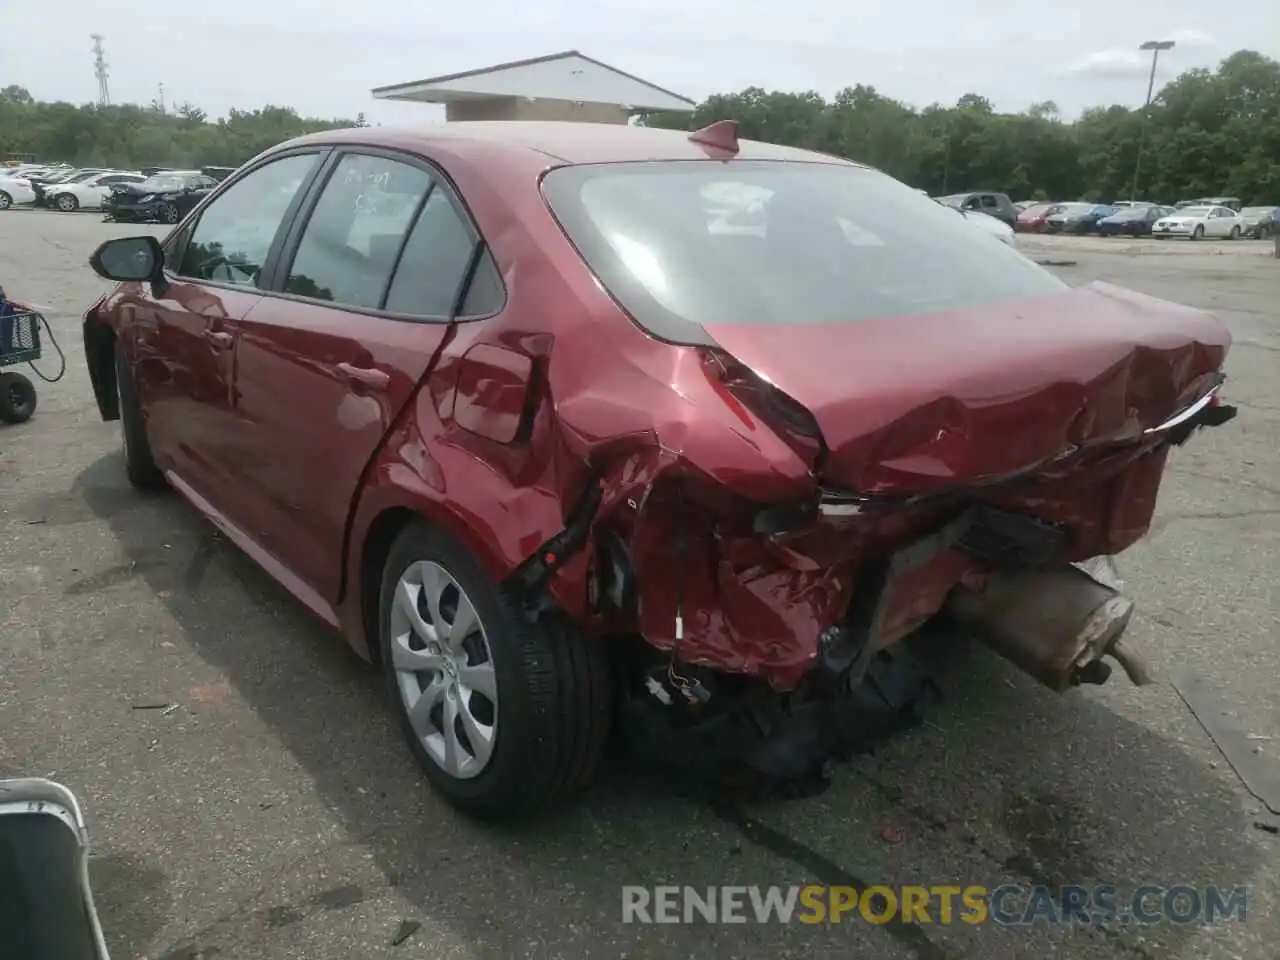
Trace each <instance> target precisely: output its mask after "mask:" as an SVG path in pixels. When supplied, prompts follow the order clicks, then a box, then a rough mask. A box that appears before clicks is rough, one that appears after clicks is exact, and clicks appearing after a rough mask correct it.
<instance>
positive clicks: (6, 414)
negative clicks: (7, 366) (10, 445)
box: [0, 373, 36, 423]
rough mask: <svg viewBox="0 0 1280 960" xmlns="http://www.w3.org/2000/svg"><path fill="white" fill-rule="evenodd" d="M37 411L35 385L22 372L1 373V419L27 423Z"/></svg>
mask: <svg viewBox="0 0 1280 960" xmlns="http://www.w3.org/2000/svg"><path fill="white" fill-rule="evenodd" d="M35 412H36V388H35V385H34V384H33V383H32V382H31V381H30V380H28V379H27V378H26V377H24V376H23V375H22V374H20V373H0V420H3V421H4V422H5V423H25V422H26V421H27V420H30V419H31V415H32V414H33V413H35Z"/></svg>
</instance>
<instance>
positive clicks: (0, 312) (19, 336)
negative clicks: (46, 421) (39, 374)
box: [0, 300, 44, 423]
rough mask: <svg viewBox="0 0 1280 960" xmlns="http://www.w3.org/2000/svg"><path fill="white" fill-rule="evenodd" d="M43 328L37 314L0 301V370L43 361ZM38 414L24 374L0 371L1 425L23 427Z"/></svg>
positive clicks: (30, 383)
mask: <svg viewBox="0 0 1280 960" xmlns="http://www.w3.org/2000/svg"><path fill="white" fill-rule="evenodd" d="M43 324H44V317H42V316H41V315H40V314H39V313H37V312H36V311H34V310H28V309H26V308H25V307H22V306H19V305H18V304H12V303H7V302H5V301H3V300H0V368H4V367H11V366H14V365H16V364H19V363H30V362H31V361H32V360H39V359H40V327H41V326H42V325H43ZM32 369H34V367H33V368H32ZM35 412H36V387H35V384H33V383H32V382H31V380H30V379H28V378H27V377H25V376H23V375H22V374H21V373H18V372H16V371H13V370H9V371H5V370H3V369H0V421H3V422H5V423H22V422H23V421H25V420H30V419H31V415H32V414H33V413H35Z"/></svg>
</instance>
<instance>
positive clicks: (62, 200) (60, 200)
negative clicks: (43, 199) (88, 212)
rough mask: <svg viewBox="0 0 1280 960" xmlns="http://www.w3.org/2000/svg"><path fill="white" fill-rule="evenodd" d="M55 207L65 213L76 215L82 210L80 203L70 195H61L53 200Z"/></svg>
mask: <svg viewBox="0 0 1280 960" xmlns="http://www.w3.org/2000/svg"><path fill="white" fill-rule="evenodd" d="M53 205H54V206H55V207H57V208H58V209H59V210H60V211H62V212H63V213H75V211H77V210H79V209H80V201H79V200H77V199H76V198H75V197H73V196H72V195H71V194H69V193H60V194H58V195H57V196H56V197H54V199H53Z"/></svg>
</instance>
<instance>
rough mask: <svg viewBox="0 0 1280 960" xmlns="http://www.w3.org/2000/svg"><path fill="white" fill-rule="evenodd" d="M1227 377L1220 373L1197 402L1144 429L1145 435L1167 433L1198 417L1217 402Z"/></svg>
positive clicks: (1232, 408)
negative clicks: (1162, 421)
mask: <svg viewBox="0 0 1280 960" xmlns="http://www.w3.org/2000/svg"><path fill="white" fill-rule="evenodd" d="M1226 379H1227V378H1226V376H1225V375H1224V374H1221V373H1219V374H1218V376H1217V377H1216V378H1215V379H1214V383H1213V386H1211V387H1210V388H1209V389H1208V390H1207V391H1205V394H1204V396H1203V397H1201V398H1200V399H1199V400H1197V401H1196V402H1195V403H1193V404H1191V405H1190V406H1189V407H1186V408H1185V409H1183V410H1182V411H1180V412H1178V413H1175V414H1174V415H1173V416H1172V417H1170V418H1169V419H1168V420H1166V421H1165V422H1164V423H1161V424H1159V425H1158V426H1154V427H1148V428H1147V429H1146V430H1143V431H1142V434H1143V436H1147V437H1149V436H1152V435H1154V434H1157V433H1165V432H1166V431H1168V430H1172V429H1173V428H1174V427H1178V426H1181V425H1182V424H1184V423H1187V422H1188V421H1190V420H1192V419H1194V418H1196V417H1197V416H1199V414H1200V413H1201V412H1202V411H1204V410H1205V409H1206V408H1207V407H1209V406H1211V405H1215V404H1217V403H1218V401H1219V396H1218V391H1219V390H1221V389H1222V384H1223V383H1224V382H1225V381H1226ZM1229 409H1231V410H1232V411H1234V410H1235V408H1234V407H1230V408H1229ZM1231 416H1235V414H1234V412H1233V413H1232V415H1231ZM1227 419H1230V417H1228V418H1227ZM1223 422H1225V421H1223Z"/></svg>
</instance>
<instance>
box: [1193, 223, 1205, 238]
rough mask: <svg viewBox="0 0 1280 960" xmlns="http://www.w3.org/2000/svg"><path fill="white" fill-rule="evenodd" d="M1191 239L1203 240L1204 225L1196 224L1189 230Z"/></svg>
mask: <svg viewBox="0 0 1280 960" xmlns="http://www.w3.org/2000/svg"><path fill="white" fill-rule="evenodd" d="M1191 239H1192V240H1203V239H1204V227H1202V226H1198V225H1197V227H1196V228H1195V229H1194V230H1192V231H1191Z"/></svg>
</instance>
